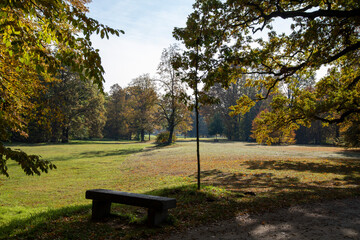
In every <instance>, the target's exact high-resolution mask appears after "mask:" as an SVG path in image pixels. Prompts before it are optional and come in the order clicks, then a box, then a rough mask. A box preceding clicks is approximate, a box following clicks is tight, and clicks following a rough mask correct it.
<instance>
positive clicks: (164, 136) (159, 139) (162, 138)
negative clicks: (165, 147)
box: [156, 131, 176, 144]
mask: <svg viewBox="0 0 360 240" xmlns="http://www.w3.org/2000/svg"><path fill="white" fill-rule="evenodd" d="M169 135H170V133H169V131H166V132H161V133H159V134H158V135H156V143H157V144H164V143H166V142H167V141H168V139H169ZM175 140H176V136H175V134H173V138H172V142H175Z"/></svg>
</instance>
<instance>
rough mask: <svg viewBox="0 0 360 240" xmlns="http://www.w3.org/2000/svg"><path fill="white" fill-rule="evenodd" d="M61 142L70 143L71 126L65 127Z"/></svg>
mask: <svg viewBox="0 0 360 240" xmlns="http://www.w3.org/2000/svg"><path fill="white" fill-rule="evenodd" d="M61 142H62V143H68V142H69V127H63V129H62V136H61Z"/></svg>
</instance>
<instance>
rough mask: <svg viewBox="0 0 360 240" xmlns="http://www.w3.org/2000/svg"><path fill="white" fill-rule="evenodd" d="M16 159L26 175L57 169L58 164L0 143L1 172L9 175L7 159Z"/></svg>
mask: <svg viewBox="0 0 360 240" xmlns="http://www.w3.org/2000/svg"><path fill="white" fill-rule="evenodd" d="M9 159H11V160H14V161H15V162H17V163H18V164H19V165H20V167H21V168H22V169H23V170H24V172H25V173H26V175H34V174H36V175H40V174H41V172H45V173H47V172H48V170H49V169H56V166H55V165H54V164H52V163H50V162H49V161H47V160H42V159H40V157H39V156H36V155H28V154H26V153H25V152H23V151H21V150H12V149H10V148H6V147H4V145H3V144H2V143H0V174H3V175H5V176H7V177H9V174H8V171H7V170H8V168H7V166H6V162H7V160H9Z"/></svg>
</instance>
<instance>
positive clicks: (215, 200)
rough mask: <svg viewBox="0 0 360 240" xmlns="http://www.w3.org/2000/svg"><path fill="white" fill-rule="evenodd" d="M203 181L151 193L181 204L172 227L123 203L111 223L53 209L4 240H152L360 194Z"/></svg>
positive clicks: (281, 183) (223, 176)
mask: <svg viewBox="0 0 360 240" xmlns="http://www.w3.org/2000/svg"><path fill="white" fill-rule="evenodd" d="M203 176H207V177H209V176H212V177H213V178H215V179H216V180H217V181H216V182H213V183H212V185H203V186H202V189H201V190H200V191H198V190H197V189H196V185H195V184H190V185H184V186H181V187H173V188H164V189H157V190H153V191H150V192H147V193H146V194H151V195H158V196H165V197H173V198H176V199H177V207H176V208H174V209H170V210H169V214H170V219H172V221H171V222H172V223H171V224H170V225H164V226H162V227H160V228H149V227H147V226H146V225H145V221H144V217H146V210H144V209H142V208H137V207H132V206H127V205H126V206H125V205H120V204H116V205H115V204H114V206H113V207H112V213H115V214H116V215H114V216H113V217H111V218H109V219H107V221H105V222H92V221H90V216H91V206H90V205H83V206H76V207H68V208H62V209H57V210H51V211H48V212H44V213H40V214H36V215H33V216H32V217H30V218H28V219H24V220H16V221H13V222H11V223H10V224H8V225H7V226H1V227H0V239H55V238H56V239H149V238H151V237H152V236H154V235H157V234H165V235H166V234H170V233H172V232H174V231H175V230H180V231H181V230H185V229H187V228H188V227H195V226H199V225H201V224H207V225H208V224H210V223H212V222H216V221H219V220H225V219H231V218H234V217H236V216H237V215H238V214H239V213H240V212H258V213H260V212H266V211H269V210H274V209H276V208H279V207H286V206H290V205H294V204H298V203H306V202H313V201H317V200H322V199H327V198H330V199H333V198H340V197H342V198H343V197H349V196H354V195H356V194H358V191H359V189H340V188H339V189H337V188H328V187H326V186H321V185H320V186H318V187H310V186H307V187H305V186H302V187H301V186H300V185H298V186H296V184H298V183H297V181H296V179H274V180H275V181H276V184H277V187H278V188H279V189H280V188H284V187H286V188H289V187H290V186H291V185H295V187H294V188H293V189H294V190H295V191H290V192H281V191H280V192H272V193H271V194H259V195H257V196H247V195H246V194H243V193H241V192H237V191H234V190H235V189H234V188H236V189H238V190H239V191H241V189H242V184H243V183H241V184H237V183H236V182H234V181H236V180H239V176H238V175H236V174H227V173H224V172H221V171H219V170H214V171H210V172H204V173H203ZM257 177H258V179H257V180H255V179H252V181H253V183H252V184H253V185H256V186H257V187H268V185H269V182H268V181H267V180H266V178H267V176H266V175H261V176H257ZM213 180H214V179H213ZM349 181H354V179H349ZM356 181H357V180H356ZM246 187H251V186H246ZM229 189H234V190H233V191H230V190H229ZM249 239H251V238H249Z"/></svg>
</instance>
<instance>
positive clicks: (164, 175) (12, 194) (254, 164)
mask: <svg viewBox="0 0 360 240" xmlns="http://www.w3.org/2000/svg"><path fill="white" fill-rule="evenodd" d="M12 147H14V148H21V149H22V150H24V151H26V152H28V153H33V154H34V153H36V154H40V155H41V156H42V157H43V158H46V159H49V160H52V161H53V163H55V164H56V165H57V167H58V169H57V170H54V171H50V172H49V173H48V174H43V175H41V176H40V177H39V176H30V177H29V176H25V175H24V174H23V173H22V172H21V170H20V169H19V168H18V167H17V166H15V165H14V164H13V163H11V162H10V163H11V164H10V165H9V168H10V170H9V173H10V176H11V177H10V178H6V177H3V176H2V177H0V238H2V239H118V238H124V239H131V238H149V237H150V238H151V236H153V235H154V234H155V235H156V234H166V233H168V232H173V231H174V230H181V229H185V228H187V227H189V226H193V225H199V224H204V223H209V222H214V221H218V220H222V219H227V218H231V217H234V216H235V215H237V214H243V213H246V212H264V211H270V210H274V209H276V208H279V207H285V206H290V205H294V204H298V203H305V202H314V201H321V200H325V199H334V198H345V197H352V196H357V195H359V185H360V153H359V152H357V151H351V150H343V149H341V148H333V147H311V146H310V147H309V146H260V145H256V144H247V143H239V142H226V141H220V142H219V143H214V142H211V141H203V142H202V143H201V153H202V154H201V164H202V170H203V171H202V182H203V187H202V190H201V191H197V190H196V186H195V182H196V179H195V176H196V174H195V172H196V158H195V143H194V142H193V141H189V140H181V141H179V142H178V143H177V144H175V145H172V146H167V147H163V148H157V147H155V145H153V144H151V143H136V142H111V141H93V142H85V141H77V142H72V143H71V144H67V145H62V144H58V145H41V144H40V145H36V146H27V145H21V146H12ZM93 188H107V189H114V190H121V191H129V192H137V193H147V194H154V195H162V196H168V197H175V198H176V199H177V201H178V205H177V208H176V209H172V210H171V211H170V214H171V216H170V218H169V224H168V225H166V226H164V227H162V228H155V229H150V228H147V227H146V226H145V224H144V222H145V221H144V220H145V218H146V210H145V209H141V208H135V207H129V206H121V205H115V206H114V207H113V212H114V213H116V214H117V216H116V217H114V218H111V219H109V220H108V221H107V222H105V223H93V222H91V221H89V219H90V215H91V202H90V201H89V200H86V199H85V197H84V195H85V191H86V190H87V189H93Z"/></svg>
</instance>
